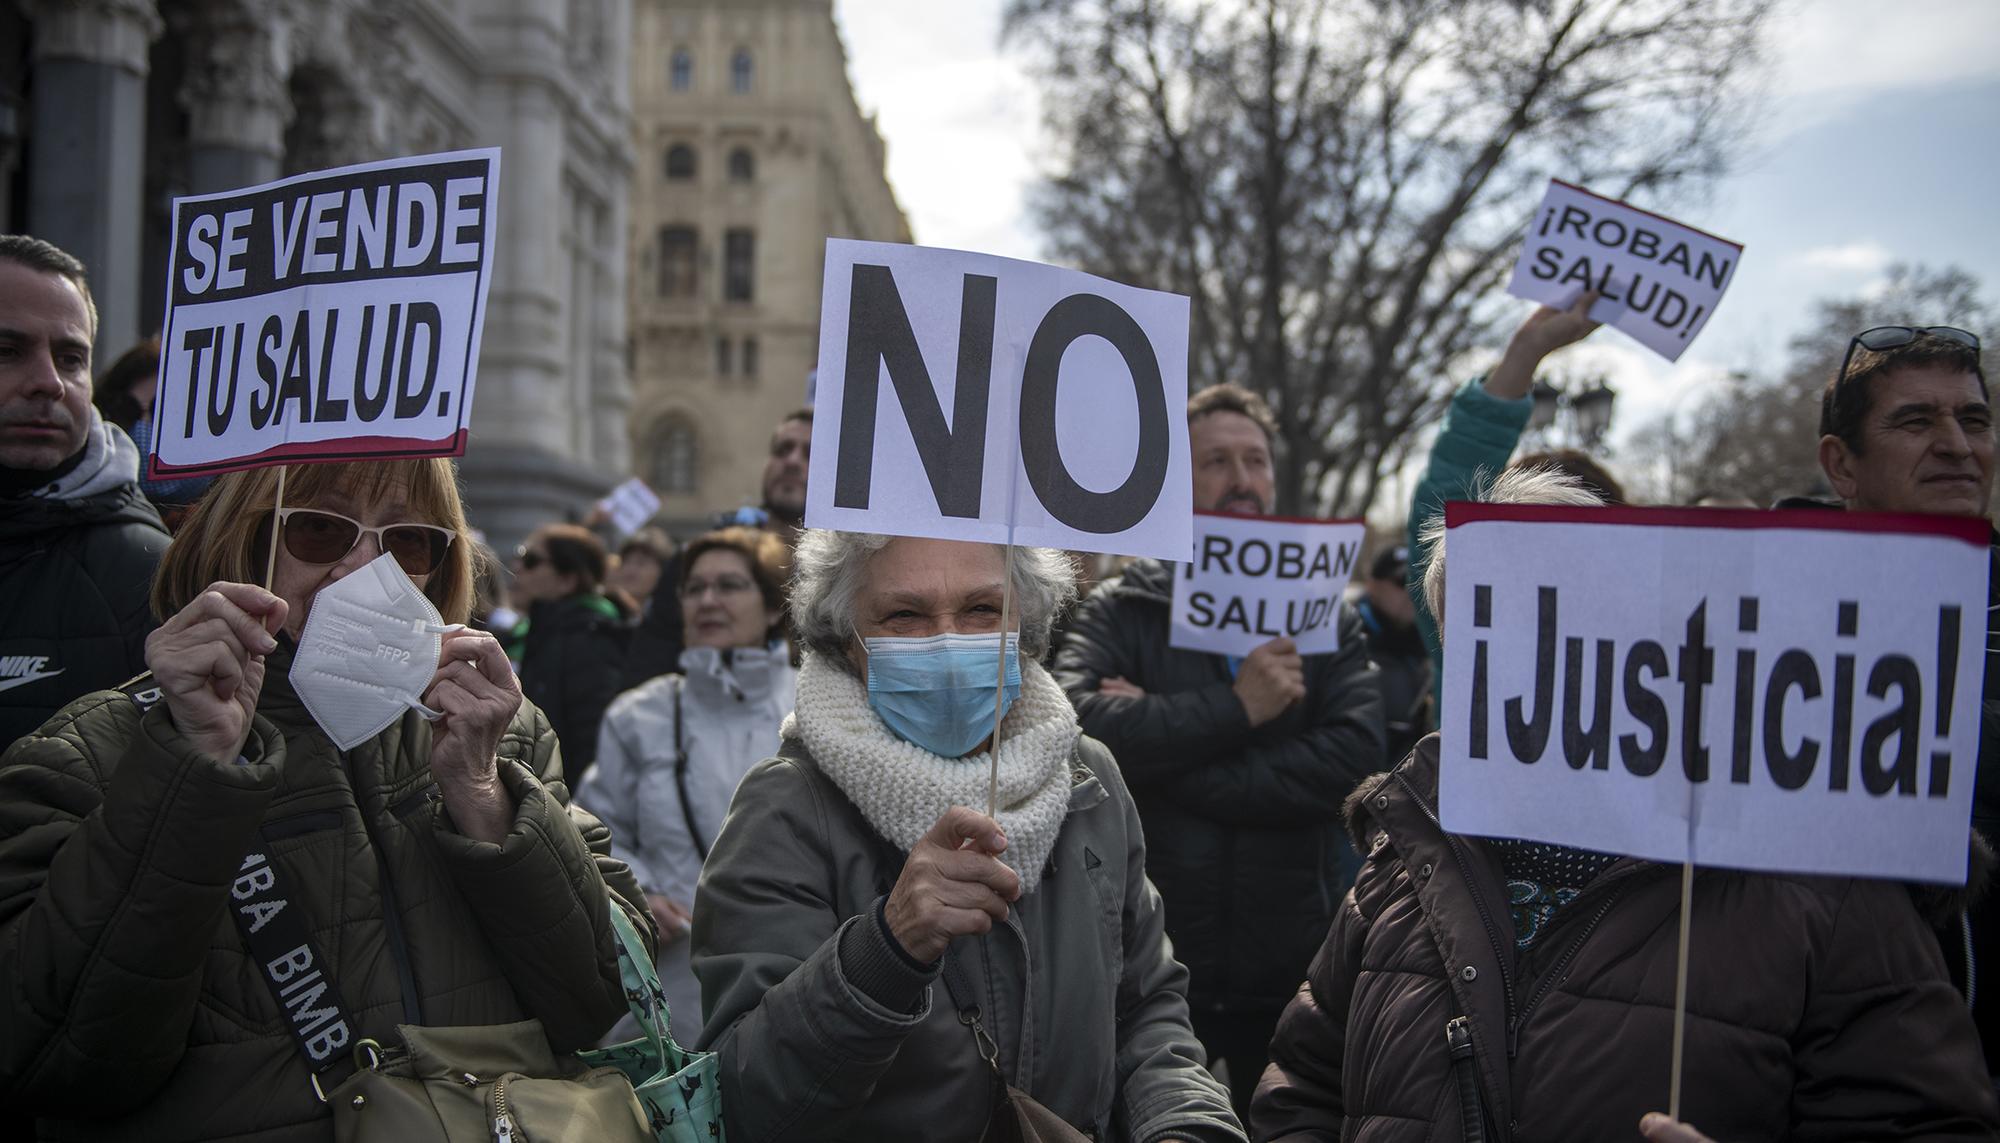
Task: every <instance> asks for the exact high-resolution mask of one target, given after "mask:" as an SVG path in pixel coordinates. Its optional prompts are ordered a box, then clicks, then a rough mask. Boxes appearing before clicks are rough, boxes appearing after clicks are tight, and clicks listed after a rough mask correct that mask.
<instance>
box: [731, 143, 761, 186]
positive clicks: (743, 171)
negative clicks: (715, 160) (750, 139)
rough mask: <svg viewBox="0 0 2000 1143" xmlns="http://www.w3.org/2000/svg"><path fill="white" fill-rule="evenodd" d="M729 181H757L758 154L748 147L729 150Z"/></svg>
mask: <svg viewBox="0 0 2000 1143" xmlns="http://www.w3.org/2000/svg"><path fill="white" fill-rule="evenodd" d="M729 181H730V182H732V183H749V182H755V181H757V156H755V155H753V154H751V153H750V148H748V147H738V148H736V149H735V150H733V151H731V152H729Z"/></svg>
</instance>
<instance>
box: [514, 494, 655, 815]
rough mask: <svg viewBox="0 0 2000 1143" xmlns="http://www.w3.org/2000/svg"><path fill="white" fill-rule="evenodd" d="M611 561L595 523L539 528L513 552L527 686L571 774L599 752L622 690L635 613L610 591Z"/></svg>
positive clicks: (518, 646) (577, 775)
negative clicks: (600, 735) (603, 725)
mask: <svg viewBox="0 0 2000 1143" xmlns="http://www.w3.org/2000/svg"><path fill="white" fill-rule="evenodd" d="M608 562H609V560H608V558H607V557H606V555H605V552H604V545H603V544H602V543H601V542H599V541H598V539H597V537H596V536H594V535H592V534H591V532H590V530H589V529H588V528H581V527H578V526H577V525H575V524H550V525H548V526H546V527H543V528H540V529H537V530H536V531H535V533H534V534H533V535H531V536H529V537H528V542H527V543H525V544H522V545H521V551H520V554H519V555H517V556H516V557H515V558H514V590H513V599H514V602H515V604H516V606H521V605H525V606H526V607H527V618H526V619H524V620H523V621H522V622H521V624H520V626H518V627H516V628H515V629H514V632H513V634H512V635H511V636H510V637H509V639H508V643H509V644H510V651H513V650H518V654H511V653H510V655H509V658H512V659H514V660H515V661H517V662H519V663H520V664H521V690H522V691H523V692H525V693H526V694H527V696H528V700H529V701H530V702H533V703H534V704H535V705H536V706H539V707H541V708H542V710H543V712H544V713H546V714H547V715H548V716H549V722H550V724H551V725H553V726H554V727H555V728H556V737H557V738H558V739H560V740H561V741H562V748H563V768H564V776H565V778H567V780H568V781H569V783H570V785H571V786H572V787H574V786H576V785H578V784H580V783H581V782H582V781H583V776H584V774H585V773H587V772H588V771H589V770H590V764H591V762H592V761H593V760H594V759H595V758H596V757H597V726H598V723H599V722H601V721H603V719H604V708H605V707H608V706H610V705H611V700H612V699H613V698H614V697H616V696H617V694H618V689H619V688H618V684H619V680H620V679H621V678H622V677H623V675H624V671H625V647H626V643H627V641H628V640H629V639H630V637H631V623H632V619H633V616H632V614H631V613H630V612H629V611H627V610H626V609H625V608H623V607H621V606H619V604H618V603H617V602H616V601H615V600H613V599H612V598H611V597H610V596H607V595H606V594H605V593H604V575H605V571H606V570H607V564H608Z"/></svg>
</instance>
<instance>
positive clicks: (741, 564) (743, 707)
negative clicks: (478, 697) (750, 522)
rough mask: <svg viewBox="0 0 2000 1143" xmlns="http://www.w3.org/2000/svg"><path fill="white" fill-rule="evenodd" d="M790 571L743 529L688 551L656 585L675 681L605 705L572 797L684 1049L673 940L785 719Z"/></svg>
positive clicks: (700, 541)
mask: <svg viewBox="0 0 2000 1143" xmlns="http://www.w3.org/2000/svg"><path fill="white" fill-rule="evenodd" d="M791 562H792V556H791V552H790V551H789V550H787V549H786V547H785V543H784V541H783V540H780V539H779V538H778V537H777V536H775V535H773V534H771V533H769V532H765V531H762V530H759V529H756V528H723V529H721V530H719V531H714V532H710V533H708V534H707V535H705V536H701V537H699V538H697V539H696V540H694V541H693V542H692V543H690V544H689V545H688V546H687V550H686V551H685V552H684V553H682V558H681V559H680V561H679V566H680V579H679V582H678V583H676V584H672V585H668V586H669V587H671V588H672V589H673V591H674V592H675V593H676V594H678V595H679V599H678V600H677V601H676V604H677V605H678V606H679V607H680V609H681V617H682V619H683V621H684V629H685V630H686V632H687V637H688V648H687V649H686V650H685V651H683V652H681V658H680V666H681V673H679V674H671V675H661V676H659V677H657V678H654V679H651V680H649V681H647V682H645V683H642V684H640V685H639V686H637V687H634V688H633V689H631V690H629V691H626V692H625V693H624V694H622V695H619V696H618V698H617V701H615V702H613V703H612V704H611V709H610V710H608V711H606V712H605V715H604V722H603V724H602V726H601V727H600V728H599V730H598V735H597V765H595V766H593V767H591V770H590V773H589V775H587V776H586V777H585V778H584V780H583V782H582V784H581V785H579V786H578V787H577V791H576V803H577V805H580V806H582V807H583V808H585V809H587V810H589V811H590V812H591V813H593V814H596V815H597V816H598V817H599V818H600V819H602V820H603V822H604V824H606V825H608V826H610V827H611V835H612V848H611V853H612V856H614V857H617V858H619V859H621V860H623V861H624V862H625V863H626V864H627V865H630V866H631V867H632V873H633V875H634V876H636V877H638V879H639V884H640V885H641V886H642V887H643V888H644V889H645V890H646V901H647V903H648V904H649V905H651V906H652V908H653V921H654V923H655V924H657V925H659V927H660V983H661V985H662V987H664V988H665V990H666V993H667V1002H668V1004H669V1005H671V1007H672V1010H673V1016H674V1035H675V1036H676V1037H678V1038H679V1040H680V1041H681V1042H682V1043H684V1044H692V1043H694V1042H696V1041H697V1040H698V1039H699V1038H700V1033H701V985H700V984H698V983H696V981H695V978H694V969H693V968H691V967H690V966H689V964H688V946H687V942H686V941H684V940H682V939H681V938H682V937H684V936H686V935H687V927H688V918H689V916H690V915H691V914H690V912H689V909H690V908H691V905H692V902H693V901H694V888H695V879H696V878H698V877H699V876H701V864H702V862H703V861H705V860H707V858H708V850H709V845H710V844H711V843H712V842H713V841H714V840H715V835H716V832H717V831H718V830H720V829H721V828H722V818H723V815H724V814H725V813H727V812H728V810H729V798H730V795H732V794H734V793H735V792H736V783H737V782H739V781H741V780H742V778H743V775H744V773H745V772H746V771H748V770H749V769H750V767H751V766H754V765H756V764H757V763H758V762H759V761H762V760H763V759H765V758H768V757H770V756H771V754H772V752H774V751H775V750H777V748H778V725H779V724H780V723H782V722H783V721H784V720H785V716H786V715H789V714H791V713H792V688H793V671H792V664H791V656H790V650H789V648H787V647H786V645H785V639H784V619H785V580H786V579H788V578H789V577H790V575H791ZM659 605H660V606H662V607H665V606H667V605H668V603H667V601H666V600H664V599H663V600H661V601H660V603H659ZM626 1028H627V1024H626V1023H625V1022H620V1024H619V1030H618V1031H614V1033H613V1038H614V1039H632V1038H634V1037H637V1036H638V1035H639V1031H638V1027H637V1024H636V1022H634V1023H633V1024H631V1025H630V1034H629V1035H623V1034H620V1033H621V1032H622V1031H623V1030H625V1029H626Z"/></svg>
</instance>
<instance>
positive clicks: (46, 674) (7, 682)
mask: <svg viewBox="0 0 2000 1143" xmlns="http://www.w3.org/2000/svg"><path fill="white" fill-rule="evenodd" d="M68 669H69V668H67V667H57V668H56V669H55V670H53V671H37V672H35V673H34V674H32V675H23V676H21V677H20V678H18V679H0V691H4V690H12V689H13V688H15V687H18V686H23V685H25V684H27V683H36V682H40V681H41V680H43V679H53V678H55V677H56V676H57V675H60V674H62V673H63V672H64V671H66V670H68Z"/></svg>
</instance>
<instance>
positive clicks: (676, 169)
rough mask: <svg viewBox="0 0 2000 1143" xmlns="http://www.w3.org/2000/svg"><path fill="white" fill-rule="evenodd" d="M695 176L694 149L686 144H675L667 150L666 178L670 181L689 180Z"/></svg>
mask: <svg viewBox="0 0 2000 1143" xmlns="http://www.w3.org/2000/svg"><path fill="white" fill-rule="evenodd" d="M694 175H695V155H694V148H693V147H690V146H688V145H687V144H686V143H675V144H674V145H673V146H671V147H668V148H667V177H668V178H670V179H691V178H693V177H694Z"/></svg>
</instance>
